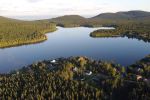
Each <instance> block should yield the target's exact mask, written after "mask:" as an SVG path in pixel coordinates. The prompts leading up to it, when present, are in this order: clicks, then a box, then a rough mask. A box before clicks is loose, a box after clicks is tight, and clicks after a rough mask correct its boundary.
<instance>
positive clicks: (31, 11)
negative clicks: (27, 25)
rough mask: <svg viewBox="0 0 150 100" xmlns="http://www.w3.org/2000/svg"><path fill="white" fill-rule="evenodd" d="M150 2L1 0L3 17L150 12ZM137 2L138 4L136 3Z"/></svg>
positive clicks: (0, 13)
mask: <svg viewBox="0 0 150 100" xmlns="http://www.w3.org/2000/svg"><path fill="white" fill-rule="evenodd" d="M149 1H150V0H122V1H121V2H120V0H107V1H104V0H0V15H2V16H41V15H42V16H45V15H49V16H53V15H65V14H80V15H96V14H99V13H101V12H116V11H121V10H132V9H141V10H148V11H150V7H149V5H148V4H150V2H149ZM135 2H136V3H135Z"/></svg>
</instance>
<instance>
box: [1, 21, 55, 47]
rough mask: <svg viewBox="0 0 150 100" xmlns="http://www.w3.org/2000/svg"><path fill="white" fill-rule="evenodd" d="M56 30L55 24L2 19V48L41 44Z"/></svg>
mask: <svg viewBox="0 0 150 100" xmlns="http://www.w3.org/2000/svg"><path fill="white" fill-rule="evenodd" d="M55 30H56V25H55V24H54V23H48V22H44V21H20V20H14V19H7V18H0V48H3V47H10V46H16V45H22V44H30V43H37V42H41V41H44V40H46V39H47V37H46V35H45V33H48V32H53V31H55Z"/></svg>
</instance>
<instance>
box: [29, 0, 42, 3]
mask: <svg viewBox="0 0 150 100" xmlns="http://www.w3.org/2000/svg"><path fill="white" fill-rule="evenodd" d="M27 1H28V2H31V3H36V2H40V1H43V0H27Z"/></svg>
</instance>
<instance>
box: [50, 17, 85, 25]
mask: <svg viewBox="0 0 150 100" xmlns="http://www.w3.org/2000/svg"><path fill="white" fill-rule="evenodd" d="M87 20H88V19H86V18H84V17H82V16H79V15H65V16H61V17H57V18H52V19H50V22H54V23H57V24H58V25H59V26H64V27H67V26H68V27H69V26H70V27H74V26H79V25H81V24H84V23H86V22H87Z"/></svg>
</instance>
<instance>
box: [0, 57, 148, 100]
mask: <svg viewBox="0 0 150 100" xmlns="http://www.w3.org/2000/svg"><path fill="white" fill-rule="evenodd" d="M149 61H150V56H147V57H145V58H144V59H142V60H141V61H139V62H137V63H136V64H134V65H131V66H128V67H127V68H125V67H123V66H121V65H118V64H114V63H110V62H105V61H101V60H99V61H96V60H93V59H89V58H87V57H69V58H58V59H53V60H44V61H40V62H37V63H33V64H31V65H29V66H26V67H23V68H22V69H20V70H16V71H12V72H10V73H9V74H0V82H1V84H0V99H2V100H3V99H4V100H6V99H30V100H34V99H37V100H41V99H57V100H70V99H75V100H83V99H90V100H93V99H96V100H101V99H102V100H110V99H111V100H133V99H134V100H149V99H150V94H149V93H150V74H149V73H150V64H149Z"/></svg>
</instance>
